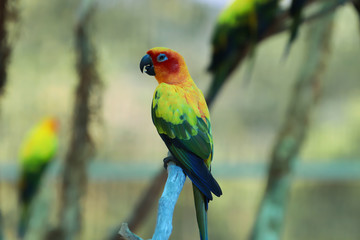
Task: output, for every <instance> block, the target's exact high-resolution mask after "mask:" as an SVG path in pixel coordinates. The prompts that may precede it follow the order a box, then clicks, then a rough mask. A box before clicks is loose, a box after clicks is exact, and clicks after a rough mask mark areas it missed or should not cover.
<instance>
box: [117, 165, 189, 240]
mask: <svg viewBox="0 0 360 240" xmlns="http://www.w3.org/2000/svg"><path fill="white" fill-rule="evenodd" d="M167 172H168V178H167V180H166V184H165V187H164V191H163V194H162V195H161V198H160V200H159V207H158V216H157V221H156V228H155V232H154V235H153V236H152V239H154V240H155V239H161V240H166V239H169V237H170V235H171V232H172V219H173V214H174V208H175V205H176V202H177V200H178V198H179V195H180V193H181V190H182V188H183V186H184V183H185V179H186V176H185V174H184V172H183V170H182V168H181V167H179V166H177V165H176V164H175V163H174V162H172V161H171V162H169V164H168V166H167ZM119 234H120V235H121V237H123V238H124V239H126V240H132V239H136V240H139V239H141V238H139V237H138V236H136V235H135V234H132V233H131V232H130V230H129V229H128V228H127V224H126V225H124V224H123V225H122V227H121V229H120V232H119Z"/></svg>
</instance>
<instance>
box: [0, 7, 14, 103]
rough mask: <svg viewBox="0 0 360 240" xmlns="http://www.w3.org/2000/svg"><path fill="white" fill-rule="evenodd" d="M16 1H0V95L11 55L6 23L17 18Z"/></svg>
mask: <svg viewBox="0 0 360 240" xmlns="http://www.w3.org/2000/svg"><path fill="white" fill-rule="evenodd" d="M16 2H17V1H15V0H1V1H0V96H1V95H2V94H3V93H4V89H5V84H6V81H7V66H8V64H9V61H10V55H11V47H10V43H9V31H8V25H9V23H10V21H11V20H16V19H17V9H16Z"/></svg>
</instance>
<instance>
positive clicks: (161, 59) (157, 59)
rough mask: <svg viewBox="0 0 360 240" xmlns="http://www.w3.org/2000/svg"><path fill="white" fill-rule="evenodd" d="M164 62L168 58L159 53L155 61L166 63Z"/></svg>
mask: <svg viewBox="0 0 360 240" xmlns="http://www.w3.org/2000/svg"><path fill="white" fill-rule="evenodd" d="M166 60H168V58H167V56H166V55H165V54H163V53H160V54H159V55H158V56H157V58H156V61H158V62H164V61H166Z"/></svg>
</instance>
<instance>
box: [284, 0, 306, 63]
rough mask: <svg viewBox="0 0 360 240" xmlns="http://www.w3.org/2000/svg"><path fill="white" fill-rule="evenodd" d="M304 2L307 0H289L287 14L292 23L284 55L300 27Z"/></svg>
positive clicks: (287, 52)
mask: <svg viewBox="0 0 360 240" xmlns="http://www.w3.org/2000/svg"><path fill="white" fill-rule="evenodd" d="M306 2H307V0H292V1H291V5H290V9H289V14H290V17H291V18H292V23H291V27H290V37H289V41H288V43H287V46H286V49H285V54H284V56H285V57H286V56H287V55H288V54H289V52H290V48H291V45H292V44H293V43H294V41H295V39H296V38H297V36H298V32H299V27H300V24H301V21H302V12H303V10H304V7H305V5H306Z"/></svg>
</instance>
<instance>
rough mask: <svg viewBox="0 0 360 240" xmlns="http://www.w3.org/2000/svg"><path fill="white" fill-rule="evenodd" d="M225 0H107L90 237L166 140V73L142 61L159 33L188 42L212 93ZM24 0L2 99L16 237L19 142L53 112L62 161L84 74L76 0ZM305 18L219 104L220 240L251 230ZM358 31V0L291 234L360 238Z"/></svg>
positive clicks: (5, 193) (7, 218)
mask: <svg viewBox="0 0 360 240" xmlns="http://www.w3.org/2000/svg"><path fill="white" fill-rule="evenodd" d="M228 2H229V1H220V0H218V1H216V0H182V1H180V0H174V1H166V0H156V1H146V0H137V1H130V0H116V1H115V0H103V1H98V2H97V5H96V12H95V14H94V16H93V17H94V18H93V19H92V21H91V23H92V24H91V31H92V32H91V36H92V41H93V43H94V45H95V46H96V49H97V61H98V65H97V67H98V73H99V76H100V78H101V80H102V81H103V91H104V92H103V94H102V97H103V101H102V104H101V105H102V108H101V110H100V112H99V114H98V116H96V117H94V118H93V120H94V121H93V123H92V124H91V127H90V128H91V131H92V136H93V137H92V138H93V142H94V145H95V146H96V148H95V149H96V154H95V156H94V157H93V158H92V159H91V164H90V170H91V171H90V175H89V182H88V184H87V186H86V194H85V195H84V196H83V197H82V198H81V209H82V214H83V225H82V231H81V235H80V237H79V239H88V240H91V239H106V236H108V235H109V234H110V233H111V232H112V231H113V229H114V227H116V226H117V225H119V224H120V223H121V222H123V221H125V220H126V218H127V217H128V216H129V215H131V212H132V210H133V208H134V206H135V205H136V203H137V200H138V199H140V198H141V197H142V195H143V193H144V191H145V190H146V189H147V186H148V185H149V183H150V182H151V180H152V178H153V177H154V176H155V175H156V174H157V172H158V171H159V170H160V168H161V166H162V164H163V163H162V159H163V158H164V157H165V155H166V153H167V149H166V147H165V145H164V144H163V142H162V140H161V139H160V138H159V136H158V134H157V132H156V130H155V128H154V126H153V124H152V121H151V112H150V103H151V99H152V94H153V91H154V89H155V87H156V86H157V82H156V80H155V79H154V78H152V77H149V76H147V75H144V74H141V72H140V71H139V61H140V59H141V57H142V56H143V55H144V54H145V53H146V51H147V50H148V49H150V48H152V47H156V46H164V47H169V48H172V49H174V50H176V51H178V52H179V53H181V54H182V56H183V57H184V58H185V60H186V62H187V65H188V68H189V71H190V74H191V75H192V77H193V79H194V80H195V81H196V83H197V85H198V86H199V88H200V89H202V90H203V92H204V93H205V92H206V91H207V89H208V88H209V85H210V81H211V76H210V74H209V73H207V71H206V68H207V66H208V64H209V62H210V56H211V44H210V39H211V34H212V32H213V29H214V25H215V22H216V19H217V17H218V15H219V13H220V12H221V10H222V9H223V8H224V7H225V6H226V4H228ZM17 5H18V12H19V19H18V20H17V21H18V22H17V24H14V25H13V26H12V27H11V29H10V33H11V44H12V47H13V51H12V56H11V61H10V64H9V66H8V82H7V85H6V88H5V92H4V95H3V96H2V98H1V104H0V107H1V115H0V168H1V170H0V173H1V175H0V209H1V211H2V217H3V229H4V239H9V240H12V239H16V229H17V221H18V218H19V217H18V215H19V210H18V204H17V194H18V193H17V178H18V172H19V171H18V166H19V161H18V158H19V148H20V145H21V142H22V140H23V138H24V137H25V135H26V133H27V132H28V131H29V129H31V128H32V126H34V125H35V124H36V123H38V122H39V121H40V120H41V119H42V118H43V117H44V116H56V117H57V118H58V119H59V123H60V128H59V129H60V130H59V150H58V152H57V154H56V160H58V161H59V162H62V161H63V159H64V158H65V156H66V152H67V149H68V147H69V139H70V135H71V134H70V133H71V119H72V115H73V102H74V96H75V95H74V93H75V87H76V85H77V82H78V80H77V79H78V77H77V73H76V55H75V51H74V26H75V22H76V14H77V11H76V9H78V7H79V1H70V0H63V1H34V0H21V1H19V2H18V4H17ZM307 27H308V26H307V25H304V26H302V27H301V28H300V32H299V37H298V40H297V41H296V42H295V44H294V45H293V47H292V50H291V53H290V55H289V56H288V58H287V59H286V61H282V60H281V59H282V55H283V50H284V47H285V45H286V42H287V40H288V32H283V33H281V34H278V35H275V36H273V37H271V38H269V39H267V40H266V41H264V42H261V44H259V46H258V48H257V51H256V60H255V67H254V69H253V73H252V77H251V81H250V82H249V84H247V85H244V81H243V76H244V72H245V71H246V64H245V65H244V66H242V67H239V68H237V69H236V71H235V72H234V73H233V74H232V75H231V77H230V79H229V80H228V82H227V83H226V84H225V86H224V88H223V89H222V91H221V92H220V93H219V95H218V96H217V98H216V101H215V102H214V104H213V106H212V109H211V120H212V130H213V137H214V144H215V147H214V160H213V167H212V172H213V175H214V176H215V178H216V179H217V180H218V182H219V184H220V186H221V187H222V189H223V196H221V197H220V198H215V199H214V201H212V202H211V203H210V205H209V206H210V208H209V212H208V214H209V215H208V218H209V236H210V238H211V239H247V238H248V236H249V235H250V232H251V228H252V226H253V224H254V222H255V218H256V212H257V209H258V206H259V204H260V201H261V197H262V194H263V192H264V187H265V184H266V165H267V164H268V163H269V159H270V157H269V156H270V153H271V148H272V147H273V145H274V141H275V138H276V135H277V133H278V131H279V129H280V126H281V124H282V123H283V122H284V116H285V114H286V111H287V106H288V102H289V99H290V97H291V93H292V89H293V85H294V82H295V79H296V76H297V74H298V70H299V66H300V63H301V60H302V57H303V52H304V50H303V49H304V45H305V44H306V41H307V40H308V38H307V36H306V34H305V33H306V28H307ZM359 42H360V34H359V24H358V17H357V15H356V12H355V11H354V9H353V8H352V6H351V5H349V4H347V5H345V6H343V7H341V8H339V9H338V10H337V12H336V16H335V22H334V29H333V37H332V39H331V43H330V44H331V46H330V47H331V51H330V52H331V53H330V54H329V58H330V59H329V62H328V67H327V69H326V72H325V74H324V75H323V77H322V79H321V81H322V88H323V89H322V91H321V96H320V98H319V101H318V103H317V105H316V107H315V109H314V111H313V113H312V114H311V117H310V126H309V129H308V134H307V137H306V141H305V142H304V145H303V147H302V149H301V150H300V152H299V155H298V156H297V157H298V160H299V164H300V165H301V164H302V165H306V166H308V168H307V169H310V170H311V169H312V170H314V169H315V170H314V171H315V173H313V174H312V173H311V172H306V171H305V172H303V173H302V174H295V176H294V178H293V180H292V186H291V190H290V197H289V201H288V204H287V211H286V214H285V220H286V221H285V223H284V228H283V234H282V236H283V237H282V239H292V240H300V239H317V240H321V239H324V240H325V239H326V240H330V239H334V240H335V239H349V240H351V239H353V240H355V239H360V228H359V222H360V205H359V199H360V177H359V176H358V175H351V174H350V175H349V174H347V173H346V172H344V169H350V170H351V169H354V168H356V167H359V165H358V162H359V156H360V147H359V146H360V81H359V80H360V68H359V59H360V58H359V56H360V44H359ZM341 171H343V172H341ZM322 174H323V175H322ZM56 179H57V180H56V181H55V183H54V184H55V186H56V192H55V194H56V195H55V197H54V199H55V201H54V202H53V203H52V205H53V206H52V207H51V221H50V222H51V223H52V224H54V225H55V224H56V222H57V214H58V213H57V209H58V206H59V199H60V197H59V196H60V180H59V178H56ZM156 213H157V207H153V209H151V211H150V216H149V218H148V219H147V220H146V221H145V223H144V224H143V225H142V226H141V227H140V228H139V229H138V230H137V231H136V233H137V234H138V235H139V236H142V237H144V238H150V237H151V236H152V234H153V230H154V226H155V223H156ZM171 239H198V229H197V225H196V218H195V211H194V206H193V195H192V190H191V184H190V181H189V180H187V183H186V184H185V187H184V190H183V192H182V193H181V195H180V198H179V201H178V203H177V205H176V208H175V213H174V219H173V233H172V235H171Z"/></svg>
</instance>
